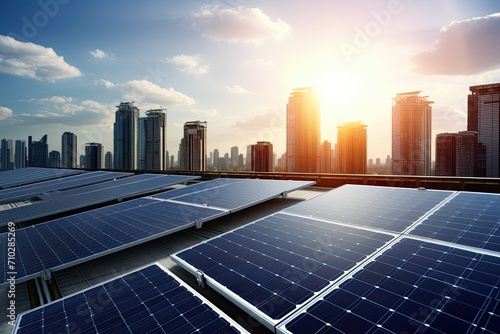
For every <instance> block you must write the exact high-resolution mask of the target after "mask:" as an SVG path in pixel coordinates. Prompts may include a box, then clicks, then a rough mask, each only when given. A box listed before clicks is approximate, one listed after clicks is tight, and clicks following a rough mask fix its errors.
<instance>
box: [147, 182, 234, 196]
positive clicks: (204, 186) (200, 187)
mask: <svg viewBox="0 0 500 334" xmlns="http://www.w3.org/2000/svg"><path fill="white" fill-rule="evenodd" d="M241 181H243V179H229V178H220V179H215V180H210V181H203V182H199V183H196V184H193V185H190V186H189V187H184V188H178V189H173V190H169V191H165V192H162V193H158V194H155V195H154V198H158V199H171V198H174V197H180V196H182V195H188V194H194V193H198V192H204V191H207V190H208V191H211V192H217V194H220V193H221V190H222V189H223V188H224V187H225V186H227V185H230V184H233V183H236V182H241Z"/></svg>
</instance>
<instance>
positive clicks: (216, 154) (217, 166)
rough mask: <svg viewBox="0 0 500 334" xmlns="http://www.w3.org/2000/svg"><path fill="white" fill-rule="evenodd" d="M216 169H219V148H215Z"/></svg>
mask: <svg viewBox="0 0 500 334" xmlns="http://www.w3.org/2000/svg"><path fill="white" fill-rule="evenodd" d="M214 169H216V170H219V169H220V166H219V150H218V149H215V150H214Z"/></svg>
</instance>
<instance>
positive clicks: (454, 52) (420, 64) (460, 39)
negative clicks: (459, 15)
mask: <svg viewBox="0 0 500 334" xmlns="http://www.w3.org/2000/svg"><path fill="white" fill-rule="evenodd" d="M499 31H500V13H495V14H491V15H487V16H483V17H475V18H472V19H468V20H464V21H453V22H451V23H450V24H449V25H447V26H445V27H443V28H442V29H441V31H440V33H439V36H438V39H437V40H436V41H435V42H434V44H433V46H432V48H431V49H430V50H427V51H423V52H421V53H419V54H417V55H415V56H413V57H412V61H413V63H414V64H415V71H416V72H418V73H422V74H445V75H471V74H477V73H482V72H486V71H490V70H495V69H498V68H499V67H500V43H499V38H498V36H499V35H498V32H499Z"/></svg>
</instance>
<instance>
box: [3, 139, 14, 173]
mask: <svg viewBox="0 0 500 334" xmlns="http://www.w3.org/2000/svg"><path fill="white" fill-rule="evenodd" d="M1 146H2V155H1V157H0V160H1V161H2V165H1V166H2V169H3V170H8V169H14V145H13V142H12V139H2V144H1Z"/></svg>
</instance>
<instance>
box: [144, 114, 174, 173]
mask: <svg viewBox="0 0 500 334" xmlns="http://www.w3.org/2000/svg"><path fill="white" fill-rule="evenodd" d="M164 110H165V109H153V110H148V111H146V117H141V118H139V168H140V169H146V170H165V169H166V165H167V160H166V159H168V157H167V156H166V152H167V147H166V146H167V140H166V138H167V137H166V128H167V121H166V113H165V112H164Z"/></svg>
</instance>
